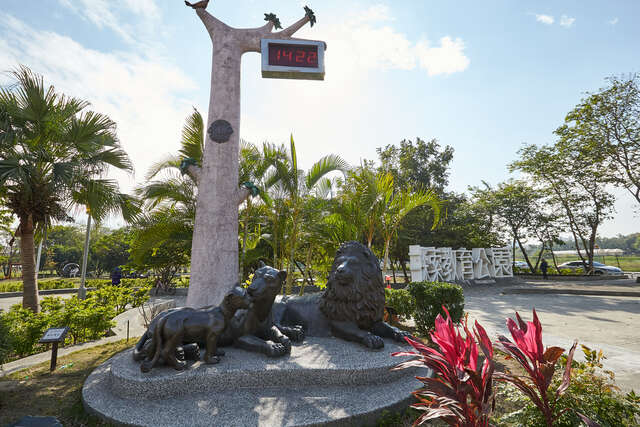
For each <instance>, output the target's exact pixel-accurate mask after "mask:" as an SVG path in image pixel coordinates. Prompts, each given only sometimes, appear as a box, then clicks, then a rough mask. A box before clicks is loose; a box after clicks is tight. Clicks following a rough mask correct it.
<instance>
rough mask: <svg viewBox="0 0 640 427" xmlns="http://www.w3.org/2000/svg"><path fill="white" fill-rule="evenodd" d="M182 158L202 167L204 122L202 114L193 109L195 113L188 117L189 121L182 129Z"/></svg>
mask: <svg viewBox="0 0 640 427" xmlns="http://www.w3.org/2000/svg"><path fill="white" fill-rule="evenodd" d="M180 147H181V148H180V150H179V151H178V152H179V153H180V157H181V158H191V159H194V160H195V161H196V163H197V164H198V166H201V165H202V156H203V153H204V122H203V120H202V115H200V112H199V111H198V110H196V109H195V108H194V109H193V113H191V115H190V116H189V117H187V121H186V122H185V124H184V127H183V128H182V139H181V140H180Z"/></svg>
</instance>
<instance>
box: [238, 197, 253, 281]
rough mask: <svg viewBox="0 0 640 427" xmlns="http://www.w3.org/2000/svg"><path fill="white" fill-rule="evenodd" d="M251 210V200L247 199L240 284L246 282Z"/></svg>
mask: <svg viewBox="0 0 640 427" xmlns="http://www.w3.org/2000/svg"><path fill="white" fill-rule="evenodd" d="M249 209H251V200H250V199H247V206H246V207H245V208H244V211H245V212H244V233H243V234H242V252H241V254H240V278H239V283H242V282H243V280H244V260H245V257H246V254H247V230H248V229H249Z"/></svg>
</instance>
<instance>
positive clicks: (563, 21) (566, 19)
mask: <svg viewBox="0 0 640 427" xmlns="http://www.w3.org/2000/svg"><path fill="white" fill-rule="evenodd" d="M575 21H576V18H572V17H570V16H567V15H562V16H561V17H560V25H561V26H563V27H565V28H570V27H571V26H572V25H573V23H574V22H575Z"/></svg>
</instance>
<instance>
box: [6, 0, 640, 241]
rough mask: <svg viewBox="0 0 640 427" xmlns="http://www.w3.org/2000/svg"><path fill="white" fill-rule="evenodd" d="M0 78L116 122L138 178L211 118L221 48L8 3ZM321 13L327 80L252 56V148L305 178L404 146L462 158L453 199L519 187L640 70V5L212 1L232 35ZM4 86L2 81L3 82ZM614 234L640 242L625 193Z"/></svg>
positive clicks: (147, 0)
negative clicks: (216, 53) (291, 158)
mask: <svg viewBox="0 0 640 427" xmlns="http://www.w3.org/2000/svg"><path fill="white" fill-rule="evenodd" d="M2 3H3V7H2V10H1V11H0V70H7V69H10V68H12V67H15V66H16V65H17V64H18V63H22V64H25V65H28V66H29V67H31V68H32V69H34V70H35V71H37V72H40V73H42V74H44V75H45V78H46V79H47V80H48V81H49V82H50V83H52V84H54V85H55V86H56V87H57V88H58V89H60V90H62V91H64V92H65V93H68V94H72V95H75V96H79V97H83V98H85V99H88V100H89V101H91V102H92V103H93V106H94V108H95V109H96V110H97V111H100V112H104V113H107V114H109V115H110V116H111V117H112V118H113V119H114V120H116V122H117V123H118V132H119V136H120V138H121V140H122V144H123V146H124V147H125V149H126V150H127V151H128V152H129V153H130V155H131V157H132V158H133V161H134V164H135V166H136V175H135V177H125V176H120V177H119V179H120V181H121V182H122V183H123V185H124V186H125V187H126V188H131V187H132V186H133V185H134V184H135V183H136V182H140V181H141V180H142V179H143V178H144V174H145V171H146V169H147V167H148V166H149V165H150V164H151V163H152V162H154V161H156V160H158V159H159V158H161V157H162V156H163V155H165V154H167V153H170V152H175V151H176V149H177V147H178V140H179V135H180V129H181V127H182V124H183V121H184V118H185V117H186V116H187V115H188V114H189V112H190V111H191V108H192V106H195V107H197V108H198V109H199V110H200V111H201V112H203V113H206V109H207V106H208V95H209V78H210V71H211V70H210V66H211V64H210V50H211V42H210V40H209V37H208V35H207V34H206V32H205V30H204V27H203V26H202V24H201V22H200V21H199V19H198V18H197V16H196V15H195V14H194V12H193V11H192V10H191V9H189V8H187V7H185V6H184V4H183V2H182V1H181V0H48V1H46V2H41V1H35V0H30V1H24V0H2ZM305 4H309V6H310V7H312V8H313V9H314V11H315V12H316V15H317V17H318V23H317V25H316V26H314V27H313V28H308V27H307V28H305V29H304V30H303V31H300V32H299V33H298V34H297V35H296V36H298V37H303V38H313V39H322V40H325V41H326V42H327V44H328V49H327V52H326V73H327V74H326V79H325V81H324V82H312V81H291V80H269V79H262V78H261V77H260V65H259V60H260V58H259V55H258V54H247V55H245V56H244V57H243V77H242V127H241V136H242V137H243V138H245V139H247V140H250V141H253V142H258V143H259V142H262V141H264V140H269V141H273V142H285V141H287V139H288V136H289V134H290V133H293V135H294V137H295V139H296V143H297V147H298V153H299V154H298V155H299V158H300V163H301V165H302V167H308V166H310V164H311V163H312V162H313V161H315V160H316V159H318V158H319V157H320V156H322V155H324V154H327V153H339V154H341V155H342V156H343V157H344V158H345V159H347V160H348V161H349V162H350V163H352V164H357V163H359V161H360V159H363V158H367V159H373V158H375V157H376V155H375V149H376V147H380V146H384V145H386V144H394V143H398V142H399V141H400V140H402V139H404V138H411V139H414V138H415V137H418V136H419V137H421V138H423V139H429V138H437V139H438V140H439V141H440V142H441V143H442V144H443V145H444V144H446V145H451V146H452V147H454V149H455V157H454V161H453V164H452V173H451V179H450V189H452V190H456V191H465V190H466V188H467V187H468V186H469V185H479V184H480V181H481V180H485V181H488V182H489V183H491V184H497V183H498V182H500V181H502V180H505V179H508V178H509V176H510V175H509V173H508V171H507V164H508V163H509V162H511V161H512V160H514V159H515V157H516V152H517V150H518V148H519V147H521V146H522V144H523V143H536V144H544V143H550V142H553V135H552V132H553V130H554V129H555V128H556V127H557V126H559V125H560V124H561V123H562V120H563V118H564V115H565V114H566V113H567V112H568V111H569V110H570V109H571V108H572V107H573V106H574V105H575V104H576V103H577V102H578V101H579V100H580V98H581V97H582V96H583V94H584V92H586V91H594V90H597V89H598V88H599V87H602V86H603V85H604V83H605V82H604V78H605V77H607V76H610V75H612V74H620V73H628V72H639V71H640V56H639V55H638V46H639V45H640V27H638V25H637V18H638V17H640V2H638V1H634V0H628V1H607V2H605V1H564V0H563V1H535V2H534V1H507V0H503V1H489V2H476V1H459V2H451V1H450V2H435V1H426V0H423V1H419V0H414V1H410V0H402V1H395V2H390V1H386V2H385V1H380V2H372V1H360V2H358V1H346V0H343V1H334V0H323V1H322V2H318V1H316V2H315V3H312V2H311V1H309V2H300V1H284V0H281V1H275V0H273V1H255V0H254V1H252V0H236V1H224V0H217V1H216V0H213V1H212V2H211V3H210V4H209V7H208V11H209V12H210V13H212V14H214V15H216V16H217V17H219V18H220V19H222V20H223V21H225V22H227V23H228V24H230V25H233V26H241V27H253V26H259V25H262V23H263V16H264V15H263V14H264V13H266V12H274V13H276V14H277V15H278V17H279V18H280V20H281V21H282V22H283V24H285V25H287V24H290V23H292V22H294V21H295V20H297V19H298V18H300V17H302V15H303V10H302V7H303V6H304V5H305ZM1 79H4V80H5V81H6V76H2V77H0V80H1ZM619 194H620V197H619V201H618V203H617V205H616V208H617V213H616V216H615V218H614V219H613V220H611V221H608V222H607V223H606V224H605V225H604V226H603V227H602V234H603V235H614V234H616V233H624V234H627V233H630V232H637V231H640V227H639V226H638V219H637V217H635V216H634V203H633V202H632V200H631V198H630V197H628V196H627V195H625V194H624V193H621V192H620V193H619Z"/></svg>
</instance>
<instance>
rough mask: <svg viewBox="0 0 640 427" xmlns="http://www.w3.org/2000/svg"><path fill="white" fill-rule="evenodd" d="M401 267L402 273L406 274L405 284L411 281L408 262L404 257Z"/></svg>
mask: <svg viewBox="0 0 640 427" xmlns="http://www.w3.org/2000/svg"><path fill="white" fill-rule="evenodd" d="M400 267H402V274H404V284H405V285H406V284H407V283H409V275H408V274H407V264H406V261H405V260H404V258H403V259H402V260H401V261H400Z"/></svg>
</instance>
